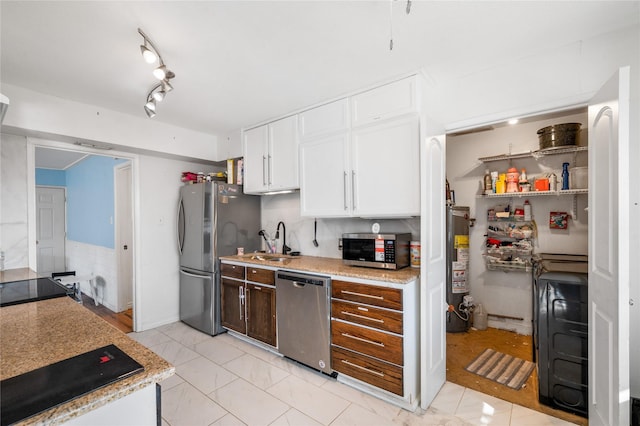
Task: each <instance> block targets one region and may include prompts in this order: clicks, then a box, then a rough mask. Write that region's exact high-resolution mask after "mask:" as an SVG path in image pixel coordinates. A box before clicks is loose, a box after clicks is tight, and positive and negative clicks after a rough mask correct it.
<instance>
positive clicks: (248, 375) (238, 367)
mask: <svg viewBox="0 0 640 426" xmlns="http://www.w3.org/2000/svg"><path fill="white" fill-rule="evenodd" d="M224 368H226V369H227V370H229V371H231V372H233V373H235V374H237V375H238V376H240V377H242V378H243V379H245V380H246V381H247V382H249V383H251V384H253V385H255V386H257V387H259V388H260V389H267V388H269V387H271V386H273V385H274V384H276V383H278V382H279V381H281V380H282V379H284V378H285V377H287V376H289V373H287V372H286V371H284V370H281V369H279V368H277V367H274V366H273V365H271V364H269V363H268V362H265V361H263V360H261V359H258V358H256V357H254V356H253V355H250V354H244V355H242V356H241V357H239V358H236V359H234V360H232V361H229V362H227V363H226V364H224Z"/></svg>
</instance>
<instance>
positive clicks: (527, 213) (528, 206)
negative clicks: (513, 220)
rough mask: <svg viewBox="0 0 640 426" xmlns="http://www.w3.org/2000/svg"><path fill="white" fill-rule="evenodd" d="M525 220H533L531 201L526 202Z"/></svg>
mask: <svg viewBox="0 0 640 426" xmlns="http://www.w3.org/2000/svg"><path fill="white" fill-rule="evenodd" d="M524 220H525V221H530V220H531V204H529V200H524Z"/></svg>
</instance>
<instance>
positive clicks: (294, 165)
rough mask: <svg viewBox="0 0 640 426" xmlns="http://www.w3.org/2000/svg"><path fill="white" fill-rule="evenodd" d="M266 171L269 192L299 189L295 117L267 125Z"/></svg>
mask: <svg viewBox="0 0 640 426" xmlns="http://www.w3.org/2000/svg"><path fill="white" fill-rule="evenodd" d="M245 167H246V166H245ZM267 169H268V172H267V185H268V187H269V191H280V190H287V189H298V188H299V186H300V185H299V184H298V116H297V115H292V116H290V117H286V118H283V119H281V120H278V121H274V122H273V123H269V153H268V155H267Z"/></svg>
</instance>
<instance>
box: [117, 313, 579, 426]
mask: <svg viewBox="0 0 640 426" xmlns="http://www.w3.org/2000/svg"><path fill="white" fill-rule="evenodd" d="M129 336H130V337H132V338H133V339H135V340H137V341H138V342H140V343H142V344H143V345H145V346H147V347H148V348H149V349H151V350H153V351H154V352H156V353H157V354H159V355H160V356H162V357H163V358H165V359H166V360H167V361H169V362H171V363H172V364H173V365H174V366H175V367H176V374H175V375H174V376H172V377H171V378H169V379H167V380H165V381H164V382H162V417H163V419H162V420H163V422H162V423H163V426H181V425H188V426H197V425H203V426H207V425H210V426H227V425H228V426H235V425H272V426H282V425H294V426H298V425H304V426H306V425H309V426H313V425H331V426H343V425H344V426H347V425H354V426H357V425H363V426H364V425H366V426H372V425H376V426H377V425H395V426H399V425H403V426H413V425H447V426H454V425H489V424H490V425H504V426H515V425H518V426H520V425H531V426H533V425H535V426H542V425H570V424H571V423H568V422H565V421H563V420H560V419H557V418H555V417H549V416H547V415H545V414H542V413H539V412H537V411H533V410H530V409H528V408H525V407H521V406H519V405H515V404H511V403H509V402H506V401H503V400H500V399H497V398H494V397H491V396H488V395H485V394H482V393H480V392H477V391H474V390H471V389H466V388H464V387H462V386H459V385H456V384H453V383H449V382H447V383H446V384H445V385H444V387H443V388H442V390H441V391H440V393H439V394H438V396H437V397H436V399H435V400H434V401H433V403H432V404H431V407H430V408H429V409H428V410H427V411H426V412H423V411H422V410H420V409H418V410H417V412H416V413H411V412H408V411H406V410H403V409H400V408H398V407H396V406H394V405H391V404H388V403H386V402H384V401H382V400H379V399H377V398H374V397H372V396H369V395H367V394H364V393H362V392H360V391H357V390H355V389H352V388H350V387H349V386H346V385H343V384H341V383H338V382H337V381H336V380H334V379H332V378H330V377H328V376H325V375H322V374H320V373H317V372H315V371H313V370H311V369H307V368H305V367H303V366H301V365H299V364H297V363H295V362H293V361H290V360H287V359H284V358H282V357H280V356H278V355H276V354H274V353H271V352H269V351H266V350H264V349H262V348H259V347H257V346H254V345H252V344H249V343H247V342H245V341H243V340H241V339H238V338H236V337H233V336H231V335H229V334H222V335H218V336H216V337H211V336H209V335H206V334H204V333H200V332H199V331H197V330H194V329H192V328H191V327H189V326H187V325H185V324H183V323H181V322H177V323H173V324H169V325H166V326H162V327H158V328H156V329H153V330H149V331H144V332H141V333H130V334H129Z"/></svg>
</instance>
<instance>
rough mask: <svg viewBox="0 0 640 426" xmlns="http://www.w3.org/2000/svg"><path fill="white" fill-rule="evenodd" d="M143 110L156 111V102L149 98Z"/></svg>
mask: <svg viewBox="0 0 640 426" xmlns="http://www.w3.org/2000/svg"><path fill="white" fill-rule="evenodd" d="M144 107H145V108H149V109H150V110H151V111H155V110H156V100H155V99H154V98H153V97H151V98H149V99H148V100H147V103H146V104H145V105H144Z"/></svg>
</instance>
